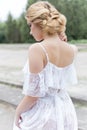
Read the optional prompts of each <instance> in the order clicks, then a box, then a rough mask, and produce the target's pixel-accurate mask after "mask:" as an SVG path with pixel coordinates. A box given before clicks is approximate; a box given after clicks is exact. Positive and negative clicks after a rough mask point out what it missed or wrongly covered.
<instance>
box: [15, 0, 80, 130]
mask: <svg viewBox="0 0 87 130" xmlns="http://www.w3.org/2000/svg"><path fill="white" fill-rule="evenodd" d="M26 20H27V23H28V24H29V26H30V29H31V31H30V33H31V34H32V36H33V37H34V38H35V40H36V41H38V42H37V43H35V44H33V45H31V47H30V48H29V56H28V57H29V58H28V61H27V64H26V65H25V67H24V73H25V81H24V87H23V94H24V95H25V96H24V98H23V100H22V101H21V103H20V104H19V105H18V107H17V109H16V114H15V123H14V128H13V130H77V129H78V128H77V118H76V112H75V109H74V106H73V103H72V101H71V99H70V97H69V95H68V93H67V91H66V86H68V85H70V84H75V83H77V78H76V73H75V68H74V65H73V62H74V58H75V55H76V52H77V48H76V47H75V46H71V45H70V44H67V42H65V41H62V40H61V39H60V34H61V33H64V32H65V29H66V18H65V16H64V15H63V14H61V13H60V12H59V11H58V10H57V9H56V8H55V7H54V6H52V5H51V4H50V3H48V2H45V1H43V2H41V1H40V2H36V3H34V4H32V5H31V6H30V7H29V8H28V10H27V13H26Z"/></svg>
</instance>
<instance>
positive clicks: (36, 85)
mask: <svg viewBox="0 0 87 130" xmlns="http://www.w3.org/2000/svg"><path fill="white" fill-rule="evenodd" d="M40 84H41V79H40V75H39V74H32V73H27V74H25V75H24V84H23V92H22V93H23V94H25V95H28V96H33V97H43V96H45V92H44V91H43V87H44V86H42V85H40Z"/></svg>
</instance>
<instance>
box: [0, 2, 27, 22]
mask: <svg viewBox="0 0 87 130" xmlns="http://www.w3.org/2000/svg"><path fill="white" fill-rule="evenodd" d="M26 4H27V0H0V21H5V20H6V18H7V16H8V14H9V12H10V13H11V14H12V16H13V17H14V18H18V17H19V16H20V14H21V13H22V12H23V11H25V7H26Z"/></svg>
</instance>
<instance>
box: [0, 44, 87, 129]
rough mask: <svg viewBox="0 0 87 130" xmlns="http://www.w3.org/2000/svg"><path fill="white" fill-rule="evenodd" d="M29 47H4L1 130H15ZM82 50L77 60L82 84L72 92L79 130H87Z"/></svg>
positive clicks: (0, 53)
mask: <svg viewBox="0 0 87 130" xmlns="http://www.w3.org/2000/svg"><path fill="white" fill-rule="evenodd" d="M28 46H29V45H28V44H27V45H25V44H23V45H0V130H6V129H7V128H9V129H8V130H12V125H13V124H12V123H13V117H14V113H15V105H17V104H18V103H19V102H20V100H21V98H22V97H23V95H22V94H21V92H22V89H20V88H21V87H22V83H23V72H22V71H21V70H22V68H23V66H24V64H25V62H26V60H27V55H28ZM82 47H83V46H82ZM82 47H79V50H80V49H81V50H82V49H83V51H80V52H79V53H78V55H77V58H76V59H75V65H76V70H77V75H78V81H79V82H78V85H76V86H73V87H69V88H68V91H69V93H70V95H71V97H72V98H73V101H74V104H75V107H76V111H77V115H78V121H79V127H80V128H81V130H87V52H86V51H84V50H86V48H85V49H84V47H83V48H82ZM13 86H14V87H13ZM15 87H17V88H15ZM3 101H5V102H3ZM8 103H9V104H8Z"/></svg>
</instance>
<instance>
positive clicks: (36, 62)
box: [28, 43, 43, 73]
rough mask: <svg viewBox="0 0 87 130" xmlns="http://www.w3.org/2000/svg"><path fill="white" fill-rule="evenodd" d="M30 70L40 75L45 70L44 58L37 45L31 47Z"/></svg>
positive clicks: (29, 55)
mask: <svg viewBox="0 0 87 130" xmlns="http://www.w3.org/2000/svg"><path fill="white" fill-rule="evenodd" d="M28 57H29V69H30V72H32V73H38V72H40V71H41V70H42V68H43V58H42V55H41V51H40V47H39V45H38V44H37V43H35V44H32V45H31V46H30V47H29V53H28Z"/></svg>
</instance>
